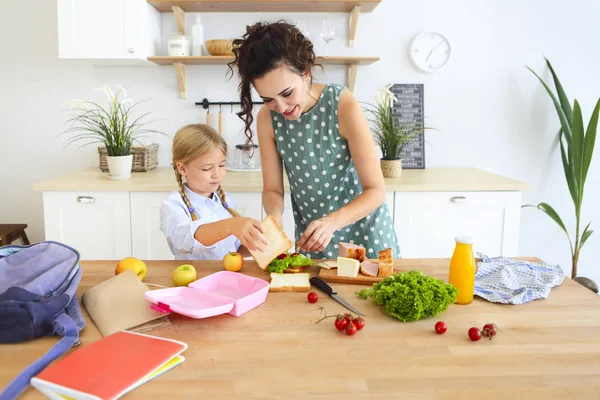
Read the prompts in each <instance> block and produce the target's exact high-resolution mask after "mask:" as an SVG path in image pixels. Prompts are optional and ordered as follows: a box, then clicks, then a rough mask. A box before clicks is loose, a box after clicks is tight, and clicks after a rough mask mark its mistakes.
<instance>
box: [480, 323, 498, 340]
mask: <svg viewBox="0 0 600 400" xmlns="http://www.w3.org/2000/svg"><path fill="white" fill-rule="evenodd" d="M496 333H498V330H497V327H496V324H485V325H484V326H483V329H482V330H481V334H482V335H483V336H485V337H489V338H490V340H492V337H494V336H496Z"/></svg>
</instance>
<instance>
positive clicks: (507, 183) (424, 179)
mask: <svg viewBox="0 0 600 400" xmlns="http://www.w3.org/2000/svg"><path fill="white" fill-rule="evenodd" d="M284 175H285V174H284ZM107 177H108V173H106V172H102V171H101V170H100V169H98V168H95V167H91V168H87V169H84V170H80V171H76V172H73V173H70V174H67V175H64V176H61V177H58V178H54V179H49V180H46V181H43V182H40V183H37V184H35V185H34V189H35V190H40V191H70V192H80V191H89V192H169V191H171V190H174V189H176V188H177V184H176V182H175V175H174V172H173V170H172V169H171V168H165V167H162V168H155V169H153V170H152V171H149V172H134V173H133V174H132V177H131V179H129V180H126V181H111V180H109V179H108V178H107ZM284 181H285V190H286V191H289V185H288V183H287V178H286V177H285V176H284ZM385 182H386V190H387V191H389V192H438V191H440V192H441V191H443V192H450V191H523V190H527V189H528V185H527V184H526V183H524V182H519V181H516V180H513V179H509V178H505V177H503V176H500V175H496V174H492V173H490V172H486V171H483V170H479V169H476V168H427V169H424V170H404V171H403V172H402V177H400V178H385ZM262 187H263V186H262V173H261V172H232V171H230V172H228V173H227V175H226V176H225V180H224V181H223V188H224V189H225V190H226V191H227V192H261V191H262Z"/></svg>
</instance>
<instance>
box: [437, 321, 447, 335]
mask: <svg viewBox="0 0 600 400" xmlns="http://www.w3.org/2000/svg"><path fill="white" fill-rule="evenodd" d="M446 329H448V325H446V323H445V322H442V321H438V322H436V324H435V331H436V332H437V333H438V334H439V335H441V334H442V333H444V332H446Z"/></svg>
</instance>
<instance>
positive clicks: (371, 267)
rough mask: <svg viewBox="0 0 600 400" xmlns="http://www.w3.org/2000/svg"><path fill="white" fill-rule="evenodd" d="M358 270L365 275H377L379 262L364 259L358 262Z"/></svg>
mask: <svg viewBox="0 0 600 400" xmlns="http://www.w3.org/2000/svg"><path fill="white" fill-rule="evenodd" d="M360 272H361V273H362V274H364V275H366V276H377V274H378V273H379V264H377V263H374V262H373V261H370V260H365V261H363V262H361V263H360Z"/></svg>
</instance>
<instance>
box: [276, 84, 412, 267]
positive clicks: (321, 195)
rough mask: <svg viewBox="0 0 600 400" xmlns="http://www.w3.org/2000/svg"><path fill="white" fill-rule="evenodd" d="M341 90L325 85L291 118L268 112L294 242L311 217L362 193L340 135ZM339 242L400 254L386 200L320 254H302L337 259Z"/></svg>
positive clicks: (375, 252) (374, 252)
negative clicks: (283, 176)
mask: <svg viewBox="0 0 600 400" xmlns="http://www.w3.org/2000/svg"><path fill="white" fill-rule="evenodd" d="M342 89H343V87H342V86H340V85H333V84H329V85H326V86H325V88H324V89H323V93H322V94H321V97H320V98H319V100H318V101H317V104H316V105H315V106H314V107H313V108H312V109H311V110H309V111H308V112H306V113H305V114H302V115H301V116H300V118H299V119H297V120H296V121H287V120H286V119H285V118H283V116H281V115H280V114H278V113H276V112H274V111H271V120H272V122H273V129H274V131H275V141H276V142H277V151H278V152H279V155H280V156H281V158H282V160H283V163H284V166H285V170H286V173H287V177H288V181H289V183H290V190H291V198H292V208H293V211H294V220H295V223H296V231H295V235H296V237H295V239H296V242H297V241H298V240H299V239H300V236H301V235H302V233H303V232H304V230H305V229H306V227H307V226H308V224H309V223H310V222H312V221H314V220H316V219H319V218H321V217H323V216H325V215H327V214H330V213H332V212H334V211H336V210H338V209H340V208H342V207H343V206H345V205H346V204H348V203H349V202H351V201H352V200H353V199H354V198H355V197H356V196H358V195H359V194H360V193H361V192H362V186H361V185H360V181H359V179H358V175H357V173H356V169H355V167H354V161H353V160H352V158H351V157H350V151H349V149H348V142H347V141H346V140H345V139H344V138H342V137H341V136H340V130H339V125H338V118H337V110H338V101H339V98H340V92H341V91H342ZM339 242H348V243H355V244H358V245H362V246H364V247H365V248H366V249H367V258H377V257H378V255H379V251H380V250H383V249H386V248H388V247H391V248H392V250H393V253H394V258H400V257H401V254H400V247H399V246H398V239H397V237H396V232H395V231H394V225H393V223H392V218H391V215H390V212H389V209H388V206H387V204H386V203H384V204H383V205H381V206H380V207H379V208H377V209H376V210H374V211H373V212H372V213H371V214H370V215H367V216H366V217H365V218H363V219H360V220H358V221H356V222H355V223H353V224H350V225H348V226H346V227H344V228H342V229H340V230H338V231H337V232H335V233H334V234H333V237H332V239H331V241H330V243H329V245H328V246H327V248H326V249H325V250H324V251H323V252H322V253H314V252H313V253H309V254H307V256H309V257H312V258H315V259H332V258H336V257H337V255H338V243H339Z"/></svg>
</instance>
